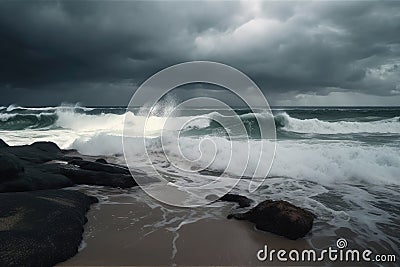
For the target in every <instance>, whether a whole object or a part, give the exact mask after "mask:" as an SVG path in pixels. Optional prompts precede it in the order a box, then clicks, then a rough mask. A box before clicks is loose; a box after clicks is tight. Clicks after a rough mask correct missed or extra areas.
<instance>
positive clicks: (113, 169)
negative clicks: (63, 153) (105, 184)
mask: <svg viewBox="0 0 400 267" xmlns="http://www.w3.org/2000/svg"><path fill="white" fill-rule="evenodd" d="M69 164H72V165H77V166H79V167H80V168H81V169H84V170H89V171H99V172H108V173H115V174H117V173H120V174H126V175H130V172H129V169H128V168H126V167H123V166H120V165H114V164H107V163H100V162H93V161H88V160H71V161H70V162H69Z"/></svg>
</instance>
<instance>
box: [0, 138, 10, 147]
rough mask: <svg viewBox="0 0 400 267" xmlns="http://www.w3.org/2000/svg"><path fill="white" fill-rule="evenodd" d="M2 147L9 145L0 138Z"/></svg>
mask: <svg viewBox="0 0 400 267" xmlns="http://www.w3.org/2000/svg"><path fill="white" fill-rule="evenodd" d="M2 147H8V145H7V143H6V142H4V141H3V140H2V139H0V148H2Z"/></svg>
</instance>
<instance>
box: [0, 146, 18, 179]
mask: <svg viewBox="0 0 400 267" xmlns="http://www.w3.org/2000/svg"><path fill="white" fill-rule="evenodd" d="M23 172H24V167H23V166H22V163H21V161H20V160H19V159H18V158H17V157H16V156H15V155H13V154H9V153H0V183H1V182H2V181H4V180H10V179H12V178H15V177H17V176H18V175H19V174H20V173H23Z"/></svg>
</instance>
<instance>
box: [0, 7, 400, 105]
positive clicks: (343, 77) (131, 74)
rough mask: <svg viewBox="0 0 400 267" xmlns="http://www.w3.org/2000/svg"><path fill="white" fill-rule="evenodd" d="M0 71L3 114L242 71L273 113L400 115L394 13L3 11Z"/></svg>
mask: <svg viewBox="0 0 400 267" xmlns="http://www.w3.org/2000/svg"><path fill="white" fill-rule="evenodd" d="M0 60H1V61H0V105H9V104H12V103H17V104H20V105H58V104H60V103H62V102H69V103H76V102H81V103H83V104H84V105H88V106H93V105H126V104H127V103H128V102H129V99H130V97H131V96H132V94H133V93H134V91H135V89H136V88H137V87H138V86H139V85H140V84H141V83H142V82H143V81H145V80H146V79H147V78H149V77H150V76H151V75H153V74H155V73H156V72H157V71H160V70H162V69H163V68H165V67H168V66H171V65H173V64H177V63H181V62H186V61H192V60H210V61H217V62H221V63H225V64H228V65H231V66H233V67H235V68H237V69H239V70H241V71H243V72H244V73H246V74H247V75H248V76H249V77H250V78H252V79H253V80H254V81H255V82H256V83H257V85H258V86H259V87H260V88H261V89H262V91H263V92H264V94H265V95H266V97H267V99H268V101H269V102H270V104H272V105H331V106H333V105H399V103H400V2H399V1H393V2H390V1H375V2H373V1H367V2H366V1H354V2H352V1H323V2H304V1H296V2H288V1H284V2H265V1H264V2H263V1H262V2H258V1H251V2H250V1H249V2H245V1H232V2H228V1H223V2H216V1H207V2H193V1H189V2H181V1H174V2H167V1H147V2H140V1H122V2H115V1H113V2H107V1H90V2H83V1H68V2H67V1H53V2H36V1H26V2H24V1H3V2H1V3H0ZM214 91H215V90H207V89H204V88H195V87H193V88H188V89H187V90H186V91H185V93H186V94H187V95H191V94H193V96H196V95H203V94H206V95H208V94H212V92H214ZM217 91H218V90H217ZM149 93H154V92H149ZM217 94H218V93H217Z"/></svg>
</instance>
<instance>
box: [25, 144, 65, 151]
mask: <svg viewBox="0 0 400 267" xmlns="http://www.w3.org/2000/svg"><path fill="white" fill-rule="evenodd" d="M30 146H31V147H34V148H37V149H40V150H42V151H45V152H50V153H61V149H60V148H59V147H58V146H57V144H55V143H53V142H35V143H33V144H32V145H30Z"/></svg>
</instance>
